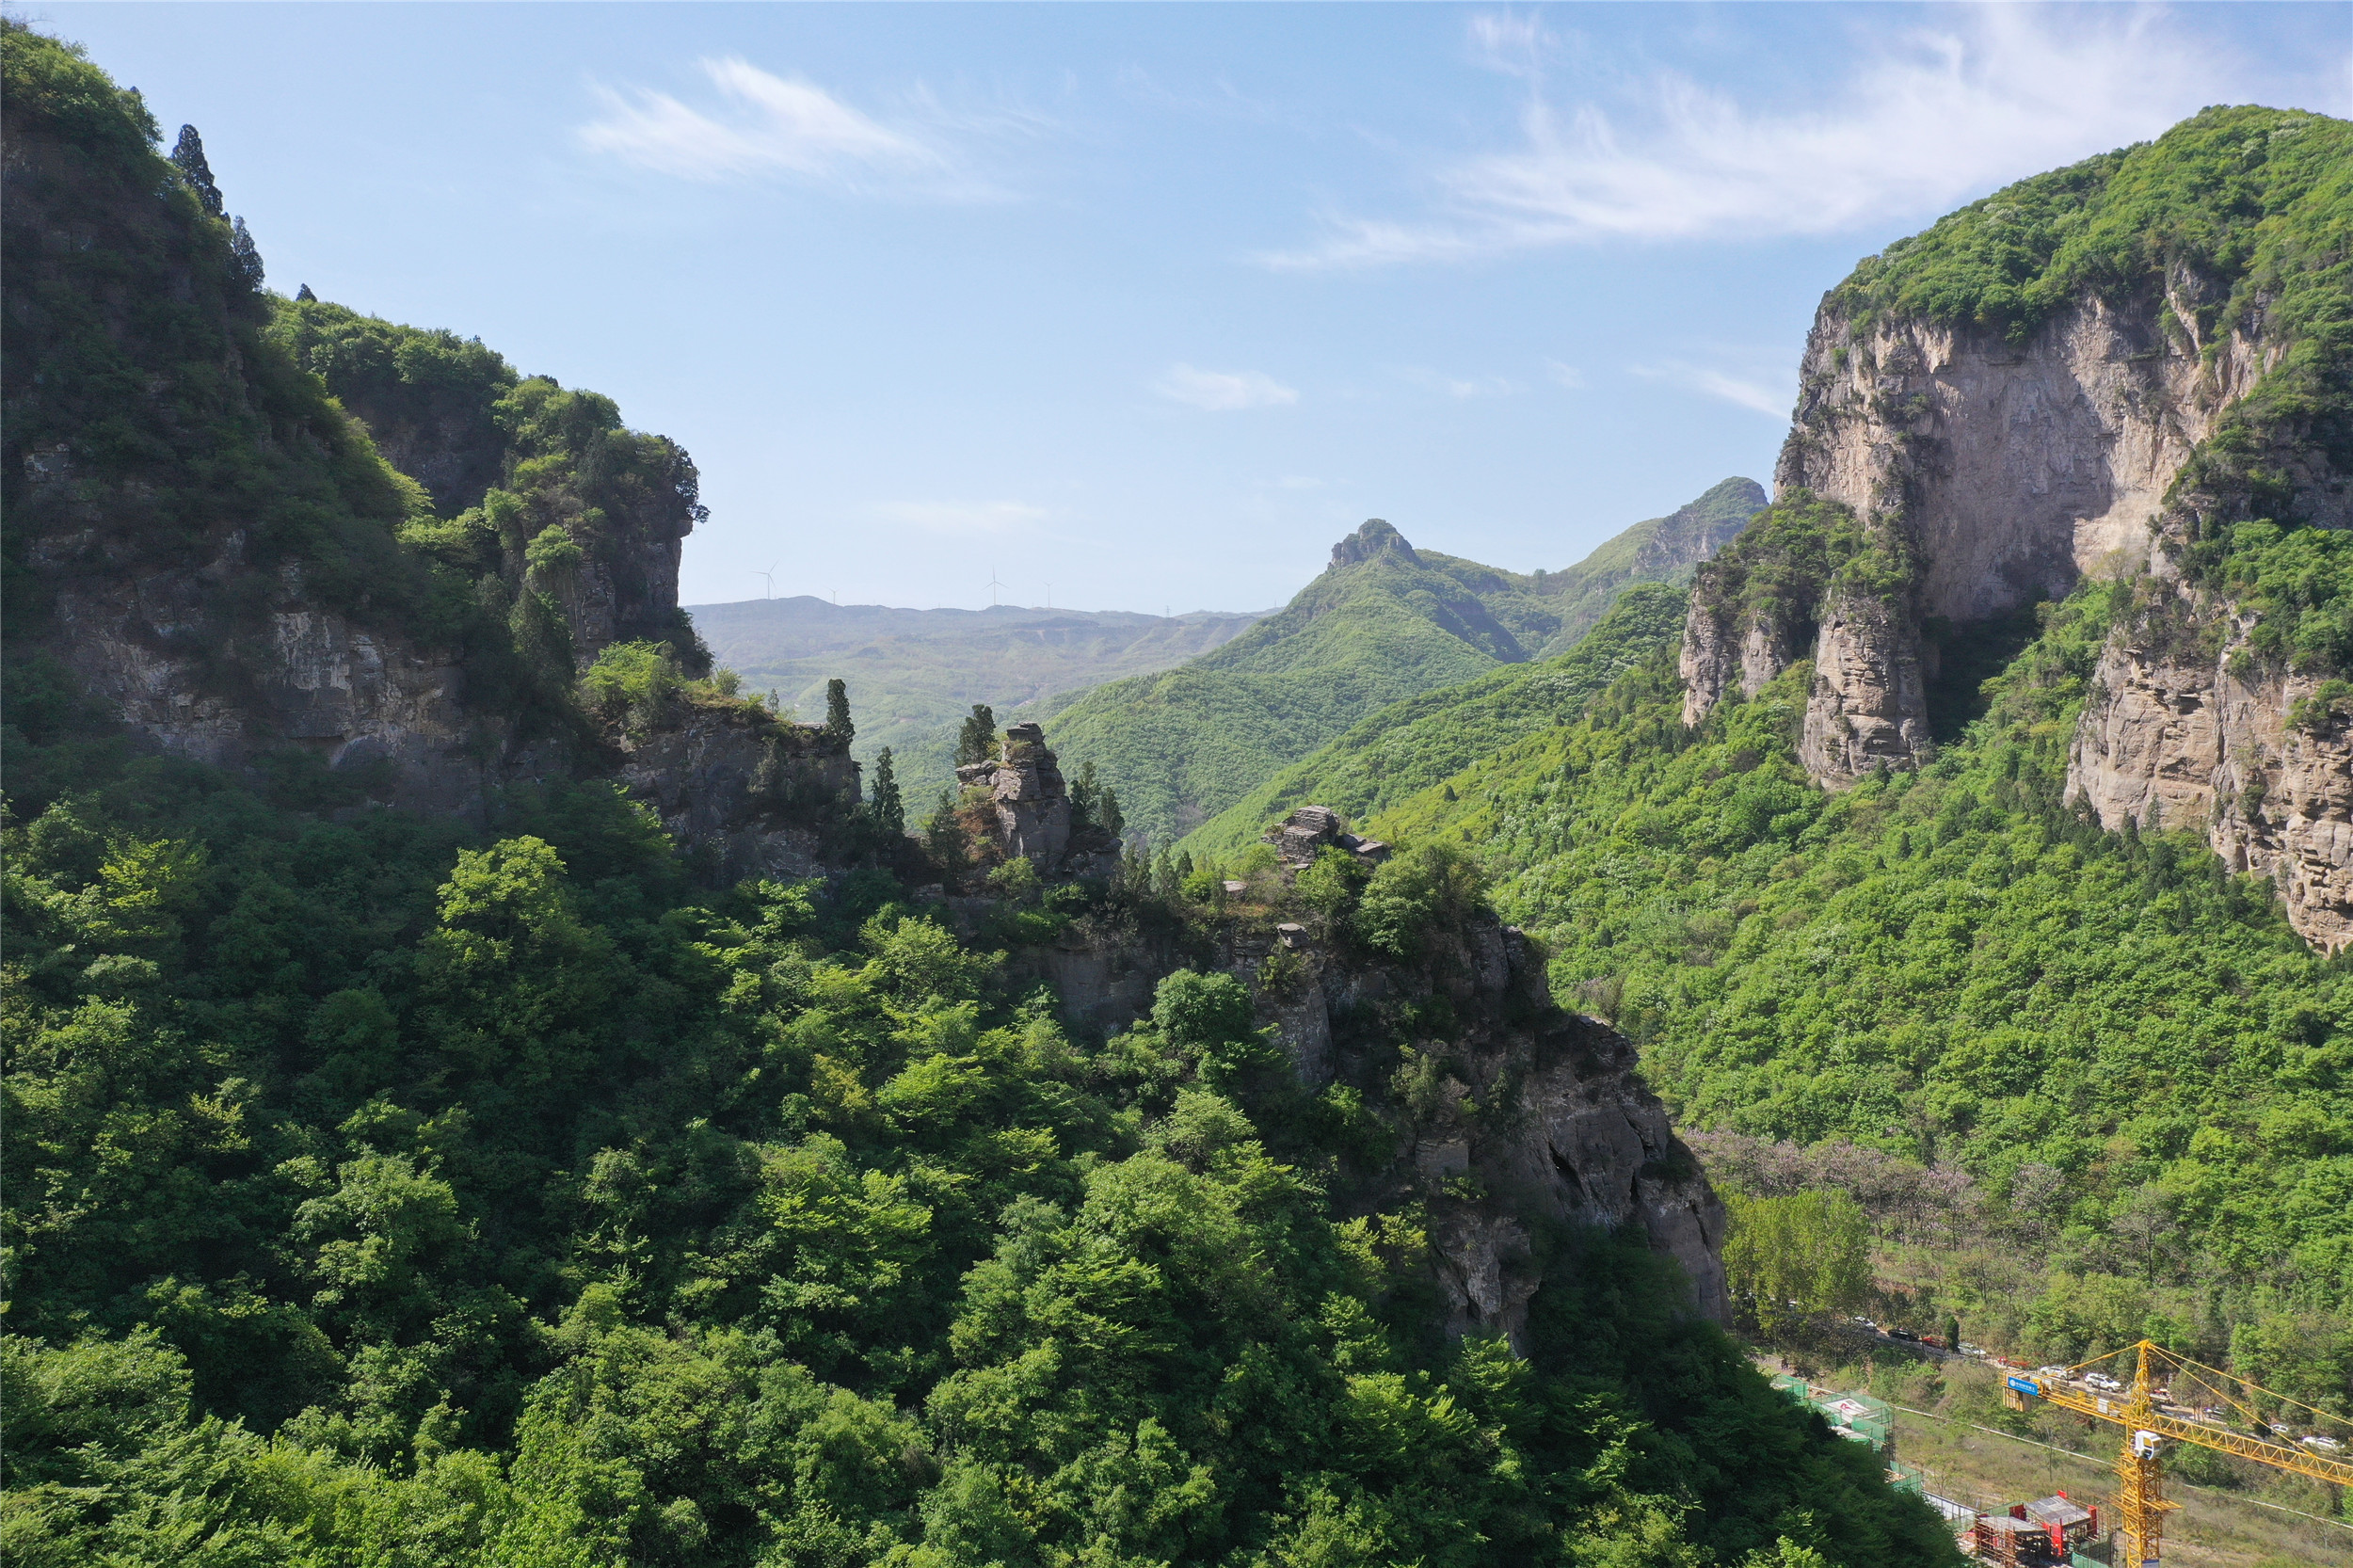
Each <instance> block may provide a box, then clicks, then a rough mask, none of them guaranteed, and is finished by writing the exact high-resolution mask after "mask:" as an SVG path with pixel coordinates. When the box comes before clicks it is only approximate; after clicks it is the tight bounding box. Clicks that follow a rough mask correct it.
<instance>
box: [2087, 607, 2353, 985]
mask: <svg viewBox="0 0 2353 1568" xmlns="http://www.w3.org/2000/svg"><path fill="white" fill-rule="evenodd" d="M2232 664H2233V660H2232V658H2231V656H2230V655H2229V654H2228V653H2227V652H2226V653H2225V654H2224V655H2223V656H2221V657H2220V658H2217V659H2216V660H2215V661H2213V662H2212V663H2207V662H2205V661H2203V660H2200V659H2197V658H2196V657H2195V656H2194V655H2192V654H2188V653H2184V652H2173V651H2169V650H2167V649H2164V648H2134V647H2132V646H2130V644H2129V642H2128V641H2127V640H2126V639H2124V638H2122V637H2119V638H2117V639H2114V640H2112V641H2111V642H2110V643H2109V645H2108V647H2107V648H2106V649H2105V651H2104V652H2103V654H2102V656H2101V660H2100V664H2099V668H2098V670H2097V671H2096V673H2095V674H2094V676H2093V680H2092V692H2091V696H2090V697H2089V700H2088V701H2087V702H2086V703H2085V706H2084V713H2083V718H2082V721H2081V723H2080V724H2079V725H2078V726H2077V728H2076V732H2075V742H2074V746H2073V750H2072V752H2071V753H2070V754H2069V758H2068V768H2067V790H2068V794H2069V795H2070V797H2071V798H2081V799H2082V800H2084V801H2086V802H2087V803H2089V805H2090V806H2091V808H2093V809H2094V810H2096V811H2097V812H2098V813H2099V816H2100V821H2101V824H2102V825H2104V826H2106V827H2110V828H2121V827H2122V826H2123V825H2124V824H2126V823H2127V822H2131V823H2137V824H2140V825H2141V826H2142V827H2144V828H2156V827H2164V828H2184V827H2186V828H2194V829H2197V830H2199V831H2201V832H2203V833H2204V834H2205V835H2206V838H2207V840H2208V842H2210V843H2211V844H2212V845H2213V846H2214V851H2215V853H2216V854H2217V855H2218V856H2221V857H2222V859H2223V861H2224V863H2225V864H2227V865H2228V866H2229V867H2230V868H2231V869H2232V870H2233V871H2234V872H2255V873H2257V874H2259V875H2262V876H2266V877H2269V878H2270V879H2271V880H2272V881H2273V882H2275V883H2276V884H2278V886H2279V888H2280V897H2281V904H2283V905H2284V906H2285V908H2286V912H2287V917H2288V920H2289V923H2290V924H2292V925H2294V926H2295V928H2296V930H2297V933H2298V934H2299V935H2300V936H2303V937H2304V939H2305V940H2306V941H2308V942H2310V943H2312V944H2313V946H2314V947H2316V948H2320V949H2322V950H2323V951H2325V952H2339V951H2342V950H2344V949H2345V948H2346V947H2347V946H2353V720H2348V719H2347V718H2345V716H2344V715H2342V714H2330V715H2321V716H2317V717H2312V718H2308V719H2307V723H2306V724H2305V725H2304V726H2301V727H2298V726H2297V725H2293V724H2291V723H2290V722H2289V720H2290V716H2291V715H2292V714H2293V713H2294V712H2295V711H2296V709H2297V704H2298V703H2300V702H2303V701H2304V700H2305V699H2306V698H2309V697H2311V696H2312V695H2313V691H2314V689H2315V688H2316V687H2317V685H2318V681H2317V680H2313V678H2310V677H2305V676H2289V675H2281V674H2277V673H2272V674H2257V675H2254V676H2252V677H2251V679H2248V680H2242V679H2241V678H2240V677H2239V676H2237V675H2234V674H2233V672H2232V667H2231V666H2232Z"/></svg>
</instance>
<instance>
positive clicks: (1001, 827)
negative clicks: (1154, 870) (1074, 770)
mask: <svg viewBox="0 0 2353 1568" xmlns="http://www.w3.org/2000/svg"><path fill="white" fill-rule="evenodd" d="M956 780H957V782H958V783H960V784H962V785H964V786H965V787H966V788H967V789H981V790H985V791H987V792H988V802H987V810H988V825H989V835H988V836H989V840H990V842H989V844H988V846H987V850H988V852H989V853H990V854H993V856H994V857H995V859H996V860H997V861H998V862H1000V863H1001V862H1004V861H1007V860H1015V859H1025V860H1028V861H1030V862H1031V863H1032V865H1034V866H1036V868H1037V869H1038V872H1039V873H1040V874H1041V875H1044V876H1048V877H1103V876H1108V875H1110V874H1111V873H1112V871H1114V870H1116V869H1117V867H1118V865H1119V840H1117V839H1116V838H1114V837H1112V835H1111V834H1110V833H1108V832H1106V831H1105V830H1104V829H1102V828H1101V827H1098V826H1096V825H1095V824H1091V823H1083V822H1080V821H1078V820H1077V819H1076V818H1075V816H1074V814H1073V812H1072V810H1071V805H1070V791H1069V788H1068V787H1067V786H1066V785H1065V784H1064V781H1063V776H1062V766H1061V763H1060V762H1059V761H1058V760H1056V759H1055V756H1054V753H1053V751H1052V750H1051V749H1050V748H1049V747H1048V745H1047V744H1046V730H1045V728H1044V727H1042V726H1040V725H1037V724H1033V723H1025V724H1016V725H1015V726H1014V727H1013V728H1010V729H1007V730H1006V731H1005V732H1004V736H1003V739H1002V743H1001V745H1000V755H999V756H998V757H996V758H994V759H992V760H988V761H984V762H968V763H966V764H965V765H964V766H963V767H960V768H958V769H957V770H956Z"/></svg>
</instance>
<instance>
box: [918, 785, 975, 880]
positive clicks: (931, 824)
mask: <svg viewBox="0 0 2353 1568" xmlns="http://www.w3.org/2000/svg"><path fill="white" fill-rule="evenodd" d="M923 847H924V849H925V850H927V851H928V852H929V853H930V855H931V857H932V860H933V861H934V863H935V864H936V865H937V866H938V867H939V870H940V873H941V874H942V875H943V876H945V877H947V878H948V879H949V880H950V881H951V882H952V881H954V880H955V876H956V873H957V872H960V871H962V870H964V868H965V866H966V864H967V863H968V861H969V860H970V858H971V857H970V856H968V855H967V854H966V853H965V847H964V826H963V824H961V823H959V822H957V821H956V797H955V794H954V792H952V791H949V790H942V791H940V792H939V799H938V800H937V801H936V802H935V803H934V804H933V806H932V814H931V815H930V816H928V817H926V818H924V819H923Z"/></svg>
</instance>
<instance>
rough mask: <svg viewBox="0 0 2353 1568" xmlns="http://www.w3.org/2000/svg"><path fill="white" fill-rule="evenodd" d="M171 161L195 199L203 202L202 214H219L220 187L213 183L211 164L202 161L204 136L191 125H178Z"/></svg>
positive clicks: (208, 215)
mask: <svg viewBox="0 0 2353 1568" xmlns="http://www.w3.org/2000/svg"><path fill="white" fill-rule="evenodd" d="M171 161H172V163H173V164H174V165H176V166H178V168H179V170H180V178H182V179H183V180H185V181H186V182H187V183H188V189H190V190H192V191H194V192H196V199H197V200H199V201H201V202H203V203H204V216H207V217H218V216H220V187H219V186H218V185H216V184H213V166H212V165H211V164H208V163H206V162H205V161H204V138H203V137H202V136H198V135H197V134H196V127H195V126H193V125H183V126H181V127H180V139H179V140H178V141H176V142H174V143H172V146H171Z"/></svg>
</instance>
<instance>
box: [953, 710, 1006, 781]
mask: <svg viewBox="0 0 2353 1568" xmlns="http://www.w3.org/2000/svg"><path fill="white" fill-rule="evenodd" d="M996 755H997V714H996V712H995V711H994V710H992V709H991V708H990V707H989V705H988V704H987V703H985V702H976V703H974V704H973V705H972V716H971V717H970V718H968V719H967V720H965V721H964V728H963V730H962V731H961V732H959V733H958V734H957V736H956V766H958V767H960V768H961V767H964V766H966V765H968V764H969V763H973V762H985V761H987V760H989V759H990V758H992V757H994V756H996Z"/></svg>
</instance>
